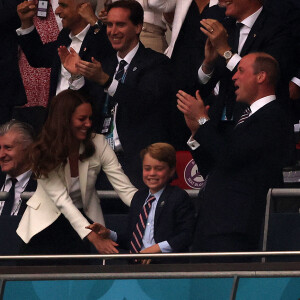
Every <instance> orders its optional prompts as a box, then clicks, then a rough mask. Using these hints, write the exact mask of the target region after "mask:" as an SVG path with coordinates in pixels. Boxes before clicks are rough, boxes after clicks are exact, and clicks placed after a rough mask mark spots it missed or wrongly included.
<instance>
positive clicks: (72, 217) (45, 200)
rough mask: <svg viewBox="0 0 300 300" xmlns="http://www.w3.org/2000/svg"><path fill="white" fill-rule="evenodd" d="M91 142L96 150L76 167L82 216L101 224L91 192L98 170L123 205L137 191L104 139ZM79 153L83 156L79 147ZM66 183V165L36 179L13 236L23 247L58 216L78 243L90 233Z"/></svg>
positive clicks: (68, 178)
mask: <svg viewBox="0 0 300 300" xmlns="http://www.w3.org/2000/svg"><path fill="white" fill-rule="evenodd" d="M93 142H94V144H95V148H96V151H95V153H94V155H93V156H91V157H90V158H88V159H86V160H84V161H82V162H81V161H79V164H78V168H79V182H80V190H81V196H82V203H83V210H84V212H85V214H86V215H87V216H88V217H89V218H90V219H91V220H93V221H94V222H98V223H101V224H104V219H103V214H102V209H101V206H100V199H99V197H98V195H97V192H96V189H95V183H96V179H97V175H98V174H99V172H100V170H101V169H103V171H104V172H105V174H106V175H107V178H108V180H109V181H110V183H111V184H112V186H113V188H114V189H115V190H116V192H117V193H118V195H119V197H120V198H121V199H122V201H123V202H124V203H125V204H126V205H128V206H129V205H130V203H131V199H132V197H133V195H134V194H135V192H136V191H137V189H136V188H135V187H134V186H133V185H132V184H131V182H130V181H129V179H128V177H127V176H126V175H125V174H124V173H123V170H122V168H121V165H120V164H119V162H118V159H117V157H116V155H115V153H114V151H113V150H112V149H111V147H110V146H109V145H108V144H107V142H106V140H105V137H104V136H103V135H100V134H97V135H96V136H95V138H94V139H93ZM79 152H80V153H82V152H83V145H81V147H80V151H79ZM70 182H71V171H70V164H69V162H67V164H66V165H65V167H62V166H60V167H58V168H57V169H56V170H54V171H52V172H50V173H49V176H48V178H42V179H38V186H37V190H36V192H35V193H34V194H33V196H32V197H31V198H30V199H29V200H28V201H27V208H26V210H25V212H24V215H23V217H22V219H21V221H20V224H19V226H18V229H17V234H18V235H19V236H20V237H21V239H22V240H23V241H24V242H25V243H28V242H29V241H30V239H31V238H32V237H33V236H34V235H36V234H37V233H39V232H41V231H42V230H44V229H45V228H47V227H48V226H49V225H51V224H52V223H53V222H54V221H55V220H56V219H57V218H58V217H59V216H60V214H63V215H64V216H65V217H66V218H67V219H68V220H69V222H70V224H71V225H72V227H73V228H74V230H75V231H76V232H77V233H78V234H79V236H80V237H81V238H82V239H83V238H84V237H85V236H87V235H88V234H89V233H90V230H89V229H86V228H85V226H87V225H89V222H88V220H87V219H86V218H85V217H84V216H83V215H82V214H81V212H80V211H79V209H78V208H76V206H75V205H74V204H73V201H72V199H71V198H70V196H69V188H70Z"/></svg>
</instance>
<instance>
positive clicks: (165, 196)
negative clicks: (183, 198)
mask: <svg viewBox="0 0 300 300" xmlns="http://www.w3.org/2000/svg"><path fill="white" fill-rule="evenodd" d="M169 194H170V187H169V186H166V188H165V190H164V191H163V193H162V194H161V196H160V198H159V200H158V203H157V206H156V210H155V217H154V228H157V222H158V219H159V217H160V215H161V212H162V211H163V209H164V207H165V206H166V202H167V201H168V199H169Z"/></svg>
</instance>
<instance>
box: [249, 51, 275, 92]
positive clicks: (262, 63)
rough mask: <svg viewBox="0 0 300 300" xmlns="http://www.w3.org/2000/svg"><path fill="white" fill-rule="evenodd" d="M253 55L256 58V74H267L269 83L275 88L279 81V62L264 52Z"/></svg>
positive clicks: (254, 67)
mask: <svg viewBox="0 0 300 300" xmlns="http://www.w3.org/2000/svg"><path fill="white" fill-rule="evenodd" d="M252 54H255V56H256V57H255V60H254V63H253V71H254V74H258V73H259V72H265V73H266V74H267V79H268V83H269V84H270V85H272V86H274V87H275V86H276V85H277V83H278V81H279V64H278V62H277V60H276V59H275V58H274V57H273V56H271V55H269V54H267V53H264V52H255V53H252Z"/></svg>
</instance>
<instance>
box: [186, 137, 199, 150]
mask: <svg viewBox="0 0 300 300" xmlns="http://www.w3.org/2000/svg"><path fill="white" fill-rule="evenodd" d="M187 145H188V146H189V147H190V148H191V149H192V150H196V149H197V148H198V147H200V144H199V143H198V142H197V141H196V140H194V139H193V138H192V137H190V138H189V140H188V141H187Z"/></svg>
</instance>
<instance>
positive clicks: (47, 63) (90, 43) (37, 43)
mask: <svg viewBox="0 0 300 300" xmlns="http://www.w3.org/2000/svg"><path fill="white" fill-rule="evenodd" d="M94 30H95V28H94V27H93V26H91V27H90V29H89V31H88V32H87V34H86V36H85V38H84V40H83V42H82V45H81V48H80V51H79V56H80V57H81V58H82V59H83V60H86V61H91V57H94V58H95V59H96V60H98V61H102V60H104V59H105V57H106V56H110V55H111V54H112V53H114V50H113V49H112V47H111V44H110V42H109V40H108V38H107V35H106V27H105V26H102V28H101V30H100V31H98V32H96V33H95V32H94ZM69 34H70V30H68V29H62V30H61V32H60V33H59V35H58V37H57V40H56V41H53V42H50V43H46V44H43V43H42V41H41V38H40V36H39V34H38V32H37V30H36V29H34V30H33V31H32V32H30V33H29V34H26V35H21V36H19V37H18V41H19V43H20V45H21V47H22V50H23V51H24V53H25V55H26V58H27V59H28V62H29V63H30V65H31V66H32V67H35V68H51V75H50V94H49V99H50V100H51V98H52V97H53V96H55V94H56V88H57V84H58V79H59V76H60V72H61V62H60V58H59V56H58V52H57V48H58V47H59V46H66V47H68V46H69V45H70V44H71V39H70V38H69ZM85 89H86V90H87V91H88V92H89V93H90V95H91V96H92V97H91V98H92V101H93V103H92V104H93V105H94V107H93V113H94V116H95V119H96V117H98V118H99V116H100V108H99V107H100V101H101V100H102V98H103V89H99V86H98V84H96V83H95V82H92V81H89V80H87V79H85Z"/></svg>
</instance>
